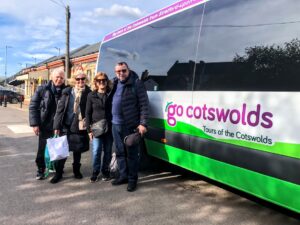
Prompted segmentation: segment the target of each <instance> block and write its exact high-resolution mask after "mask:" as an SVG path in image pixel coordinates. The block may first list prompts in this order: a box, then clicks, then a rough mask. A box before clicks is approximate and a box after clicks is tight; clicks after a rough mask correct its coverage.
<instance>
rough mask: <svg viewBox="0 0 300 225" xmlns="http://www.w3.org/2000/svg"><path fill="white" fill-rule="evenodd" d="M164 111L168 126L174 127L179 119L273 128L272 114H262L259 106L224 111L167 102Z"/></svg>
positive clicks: (205, 105) (246, 106)
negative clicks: (186, 118)
mask: <svg viewBox="0 0 300 225" xmlns="http://www.w3.org/2000/svg"><path fill="white" fill-rule="evenodd" d="M165 111H166V112H167V122H168V124H169V126H176V123H177V119H178V118H180V117H188V118H191V119H198V120H204V121H206V120H208V121H216V122H220V123H228V122H229V123H231V124H234V125H238V124H242V125H244V126H251V127H257V126H261V127H263V128H265V129H270V128H272V126H273V121H272V118H273V113H271V112H264V111H263V110H262V106H261V104H257V105H256V107H254V108H250V107H249V106H248V105H247V103H243V104H242V106H241V107H240V108H233V109H224V108H221V107H210V106H209V105H207V104H203V105H197V106H193V105H188V106H183V105H180V104H176V103H173V102H168V103H167V105H166V108H165Z"/></svg>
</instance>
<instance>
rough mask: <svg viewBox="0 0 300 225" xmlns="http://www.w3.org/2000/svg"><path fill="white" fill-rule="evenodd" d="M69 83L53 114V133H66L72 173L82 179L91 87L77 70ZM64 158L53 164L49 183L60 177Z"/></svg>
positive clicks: (87, 140)
mask: <svg viewBox="0 0 300 225" xmlns="http://www.w3.org/2000/svg"><path fill="white" fill-rule="evenodd" d="M70 83H71V85H72V84H73V87H67V88H65V89H64V90H63V92H62V97H61V99H60V101H59V103H58V106H57V110H56V113H55V116H54V123H53V128H54V133H55V134H61V133H63V134H67V137H68V143H69V150H70V151H72V152H73V158H74V159H73V160H74V161H73V173H74V177H75V178H76V179H82V177H83V176H82V174H81V172H80V166H81V164H80V160H81V153H83V152H86V151H88V150H89V137H88V133H87V130H86V126H85V109H86V101H87V96H88V94H89V93H90V92H91V89H90V88H89V87H88V86H87V85H86V83H87V75H86V74H85V73H84V72H83V71H77V73H75V74H74V75H73V76H72V77H71V82H70ZM65 162H66V159H62V160H58V161H57V162H56V165H55V169H56V173H55V175H54V177H53V178H52V179H51V181H50V182H51V183H57V182H59V181H60V180H61V178H62V173H63V168H64V164H65Z"/></svg>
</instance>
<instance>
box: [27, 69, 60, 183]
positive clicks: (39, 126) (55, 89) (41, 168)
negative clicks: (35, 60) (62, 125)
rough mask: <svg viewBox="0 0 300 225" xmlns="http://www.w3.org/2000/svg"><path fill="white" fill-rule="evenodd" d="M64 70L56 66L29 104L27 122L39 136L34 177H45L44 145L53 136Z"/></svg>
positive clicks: (39, 178)
mask: <svg viewBox="0 0 300 225" xmlns="http://www.w3.org/2000/svg"><path fill="white" fill-rule="evenodd" d="M64 77H65V72H64V71H63V70H62V69H60V68H57V69H55V70H53V72H52V73H51V80H50V81H49V82H48V83H47V84H45V85H42V86H39V87H38V88H37V90H36V92H35V93H34V95H33V96H32V98H31V101H30V105H29V124H30V126H31V127H32V128H33V131H34V133H35V134H36V135H37V136H38V137H39V142H38V151H37V156H36V160H35V162H36V165H37V167H38V171H37V175H36V179H37V180H43V179H44V178H45V167H46V165H45V158H44V154H45V147H46V143H47V139H48V138H50V137H52V136H53V118H54V115H55V111H56V107H57V103H58V101H59V99H60V97H61V93H62V89H64V88H65V85H64Z"/></svg>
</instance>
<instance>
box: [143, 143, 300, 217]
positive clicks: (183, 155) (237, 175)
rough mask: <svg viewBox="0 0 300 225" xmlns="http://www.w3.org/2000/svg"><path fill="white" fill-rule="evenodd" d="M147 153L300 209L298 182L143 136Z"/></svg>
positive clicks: (269, 199)
mask: <svg viewBox="0 0 300 225" xmlns="http://www.w3.org/2000/svg"><path fill="white" fill-rule="evenodd" d="M146 147H147V151H148V153H149V154H150V155H152V156H155V157H158V158H160V159H163V160H165V161H168V162H170V163H173V164H175V165H178V166H181V167H183V168H185V169H188V170H191V171H193V172H195V173H198V174H201V175H203V176H206V177H209V178H210V179H213V180H216V181H219V182H221V183H224V184H227V185H229V186H232V187H234V188H236V189H239V190H242V191H244V192H247V193H251V194H253V195H255V196H257V197H260V198H262V199H265V200H268V201H270V202H273V203H276V204H279V205H281V206H283V207H286V208H288V209H290V210H292V211H296V212H298V213H300V198H298V197H295V196H300V185H297V184H293V183H290V182H286V181H283V180H280V179H276V178H273V177H270V176H266V175H263V174H260V173H257V172H253V171H250V170H246V169H243V168H240V167H237V166H233V165H230V164H227V163H223V162H220V161H217V160H213V159H210V158H207V157H204V156H201V155H197V154H195V153H191V152H187V151H184V150H181V149H178V148H175V147H171V146H167V145H164V144H161V143H158V142H155V141H151V140H146Z"/></svg>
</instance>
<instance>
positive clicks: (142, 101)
mask: <svg viewBox="0 0 300 225" xmlns="http://www.w3.org/2000/svg"><path fill="white" fill-rule="evenodd" d="M118 82H119V80H118V79H117V78H116V77H115V78H114V80H113V89H112V95H113V94H114V93H115V91H116V89H117V84H118ZM148 111H149V99H148V95H147V91H146V89H145V86H144V84H143V82H142V81H141V80H140V79H139V77H138V75H137V74H136V73H135V72H134V71H130V74H129V78H128V80H127V81H126V82H125V87H124V90H123V94H122V112H123V116H124V120H125V125H126V126H127V128H128V129H134V128H136V127H137V126H138V125H140V124H141V125H144V126H145V127H147V124H148V116H149V112H148Z"/></svg>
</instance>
